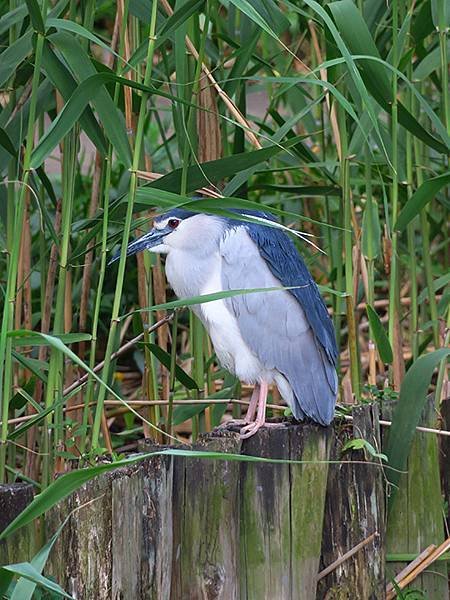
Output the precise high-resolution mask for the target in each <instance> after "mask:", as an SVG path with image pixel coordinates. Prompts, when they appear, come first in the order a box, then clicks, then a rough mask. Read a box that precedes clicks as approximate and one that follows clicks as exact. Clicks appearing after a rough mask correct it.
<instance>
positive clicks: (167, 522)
mask: <svg viewBox="0 0 450 600" xmlns="http://www.w3.org/2000/svg"><path fill="white" fill-rule="evenodd" d="M331 433H332V429H331V428H322V427H319V426H315V425H293V424H287V425H280V426H279V427H277V428H270V429H269V428H265V429H263V430H261V431H260V432H259V433H258V434H257V435H256V436H254V437H253V438H250V439H249V440H244V441H241V440H240V439H239V436H238V433H237V432H235V431H233V430H230V429H228V428H220V429H218V430H216V431H215V432H213V433H212V434H210V435H208V436H205V437H204V438H203V439H202V441H201V442H200V443H199V444H198V445H196V447H195V449H201V450H204V451H215V452H217V451H219V452H226V453H233V454H247V455H253V456H262V457H267V458H271V459H273V458H278V459H288V460H303V461H311V462H306V463H305V464H286V463H276V464H274V463H262V462H239V461H234V460H229V461H227V460H211V459H200V458H189V457H171V456H162V457H154V458H151V459H146V460H145V461H143V462H142V463H139V464H137V465H135V466H133V467H129V468H127V469H118V470H117V471H115V472H114V473H113V474H110V475H106V476H102V477H99V478H97V479H96V480H95V482H92V483H89V484H87V485H85V486H84V487H83V488H82V489H81V490H80V491H78V492H76V493H75V494H73V495H72V496H71V498H69V499H68V500H66V501H65V502H63V503H61V504H60V505H59V507H58V508H57V509H56V510H54V511H52V512H51V514H50V515H49V516H48V518H47V530H48V534H49V535H50V534H52V533H53V531H54V530H55V529H56V528H57V526H58V525H59V523H60V522H61V521H62V519H63V518H64V517H65V516H67V514H69V512H70V511H71V510H73V509H74V508H76V507H81V508H79V510H77V512H76V513H74V514H73V516H72V517H71V519H70V522H69V523H68V524H67V525H66V527H65V528H64V530H63V532H62V534H61V536H60V539H59V540H58V542H57V544H56V545H55V548H54V551H53V552H52V554H51V557H50V568H49V570H48V572H49V574H51V575H53V576H54V577H55V578H56V580H57V581H58V582H59V583H60V585H62V586H63V587H65V589H66V590H67V591H68V592H69V593H71V594H72V595H73V596H74V597H75V598H77V600H81V599H86V600H87V599H89V600H90V599H91V598H96V599H98V600H102V599H105V600H106V599H108V600H109V599H111V598H112V599H119V598H120V599H124V600H125V599H131V598H133V600H134V599H136V600H139V599H141V598H142V599H144V598H146V599H147V598H155V599H156V598H158V599H159V598H167V599H169V598H172V599H173V600H180V599H181V600H182V599H189V600H196V599H208V600H209V599H211V600H212V599H223V600H232V599H234V598H235V599H243V600H244V599H249V600H250V599H258V600H264V599H265V598H267V599H268V600H269V599H270V600H272V599H274V598H276V599H277V600H278V599H279V600H284V599H286V600H291V599H292V600H313V599H314V598H315V590H316V577H317V572H318V568H319V561H320V548H321V539H322V525H323V514H324V504H325V491H326V481H327V472H328V464H327V460H328V456H329V450H330V440H331ZM149 449H151V448H149ZM86 502H89V503H88V504H86ZM84 504H85V506H83V505H84Z"/></svg>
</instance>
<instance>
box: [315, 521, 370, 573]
mask: <svg viewBox="0 0 450 600" xmlns="http://www.w3.org/2000/svg"><path fill="white" fill-rule="evenodd" d="M379 535H380V534H379V533H378V532H374V533H372V534H371V535H369V537H367V538H366V539H365V540H363V541H362V542H359V544H356V546H354V547H353V548H352V549H351V550H349V551H348V552H346V553H345V554H343V555H342V556H340V557H339V558H338V559H337V560H335V561H334V562H333V563H331V565H329V566H328V567H326V568H325V569H323V571H320V573H319V574H318V575H317V581H320V580H321V579H323V578H324V577H326V576H327V575H329V574H330V573H332V572H333V571H334V570H336V569H337V568H338V567H340V566H341V565H342V563H344V562H345V561H346V560H348V559H349V558H351V557H352V556H354V555H355V554H356V553H357V552H359V551H360V550H361V549H362V548H364V546H367V544H370V542H373V540H374V539H375V538H376V537H377V536H379Z"/></svg>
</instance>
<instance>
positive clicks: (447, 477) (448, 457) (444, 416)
mask: <svg viewBox="0 0 450 600" xmlns="http://www.w3.org/2000/svg"><path fill="white" fill-rule="evenodd" d="M440 415H441V427H442V429H445V430H446V431H450V398H446V399H445V400H444V401H443V402H442V404H441V410H440ZM439 466H440V471H441V484H442V491H443V494H444V501H445V504H446V506H447V514H446V515H445V519H446V521H447V530H449V529H450V437H448V436H441V437H440V438H439Z"/></svg>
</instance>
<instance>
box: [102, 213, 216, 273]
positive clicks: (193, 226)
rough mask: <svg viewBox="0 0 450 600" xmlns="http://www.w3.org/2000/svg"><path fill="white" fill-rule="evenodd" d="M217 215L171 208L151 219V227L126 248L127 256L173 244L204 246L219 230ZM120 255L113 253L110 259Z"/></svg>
mask: <svg viewBox="0 0 450 600" xmlns="http://www.w3.org/2000/svg"><path fill="white" fill-rule="evenodd" d="M222 228H223V227H222V226H221V225H220V222H219V220H218V219H216V218H214V217H213V216H211V215H206V214H203V213H194V212H190V211H187V210H183V209H180V208H177V209H173V210H170V211H168V212H166V213H164V214H163V215H161V216H158V217H156V218H155V219H154V221H153V228H152V229H151V230H150V231H149V232H148V233H146V234H144V235H143V236H141V237H139V238H136V239H135V240H133V241H132V242H131V243H130V244H129V245H128V248H127V256H131V255H133V254H137V253H138V252H142V251H143V250H149V251H150V252H156V253H157V254H168V253H169V252H170V250H171V249H172V248H182V249H185V250H192V249H196V248H206V246H207V243H208V240H209V239H211V237H212V236H214V237H215V236H216V234H218V233H219V229H220V230H221V231H222ZM119 257H120V252H119V253H117V254H115V255H114V256H113V258H112V259H111V260H110V263H109V264H111V263H113V262H115V261H116V260H118V259H119Z"/></svg>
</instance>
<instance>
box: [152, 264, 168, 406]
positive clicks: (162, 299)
mask: <svg viewBox="0 0 450 600" xmlns="http://www.w3.org/2000/svg"><path fill="white" fill-rule="evenodd" d="M152 274H153V293H154V301H155V304H165V303H166V301H167V295H166V281H165V277H164V273H163V270H162V265H161V257H160V256H159V255H158V256H157V258H156V265H155V266H154V267H153V269H152ZM165 316H166V315H165V311H157V312H156V318H157V320H158V321H161V320H162V319H164V317H165ZM157 336H158V346H159V347H160V348H162V349H163V350H164V351H165V352H167V347H168V342H169V325H168V323H166V324H164V325H163V326H162V327H160V328H159V329H158V332H157ZM169 396H170V373H169V371H168V370H167V369H166V368H165V367H163V366H162V365H161V399H162V400H167V402H168V401H169ZM164 417H167V411H165V414H164Z"/></svg>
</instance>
